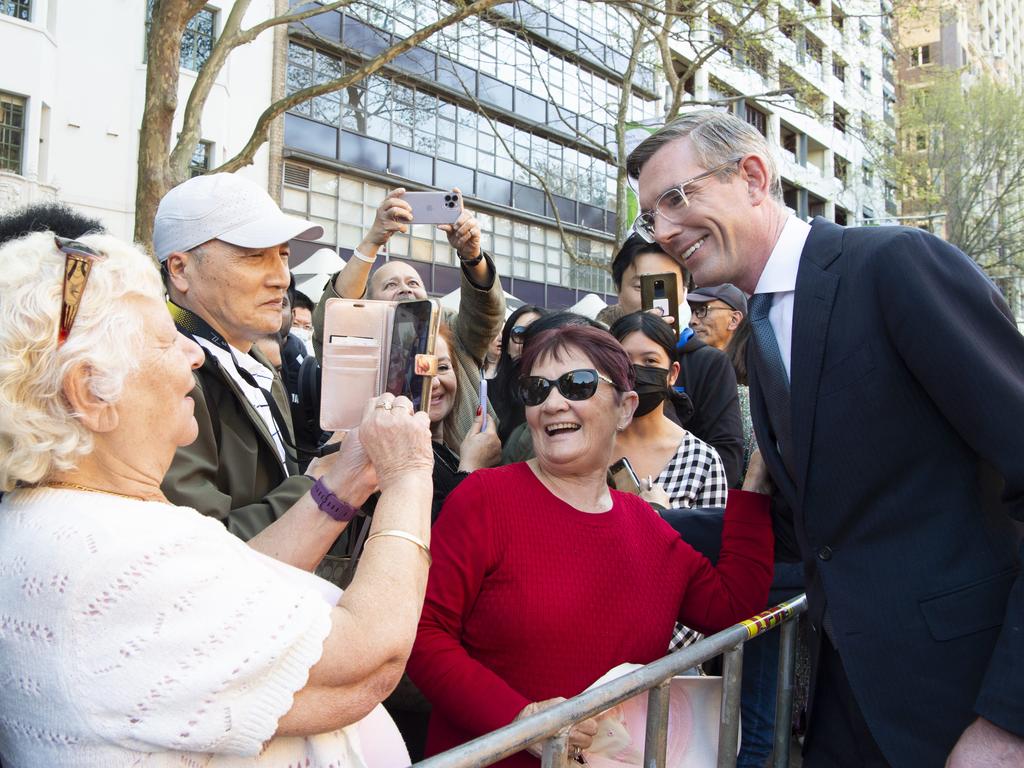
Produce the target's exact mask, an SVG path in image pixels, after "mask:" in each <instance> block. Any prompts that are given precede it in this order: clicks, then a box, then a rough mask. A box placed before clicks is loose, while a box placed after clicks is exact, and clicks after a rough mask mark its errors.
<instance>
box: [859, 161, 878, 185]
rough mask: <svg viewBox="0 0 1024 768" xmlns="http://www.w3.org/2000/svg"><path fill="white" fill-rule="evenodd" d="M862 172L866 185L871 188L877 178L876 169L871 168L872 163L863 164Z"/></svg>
mask: <svg viewBox="0 0 1024 768" xmlns="http://www.w3.org/2000/svg"><path fill="white" fill-rule="evenodd" d="M860 171H861V175H862V176H863V179H864V184H865V185H866V186H871V182H872V181H873V180H874V178H875V169H874V168H873V167H872V166H871V163H863V164H861V167H860Z"/></svg>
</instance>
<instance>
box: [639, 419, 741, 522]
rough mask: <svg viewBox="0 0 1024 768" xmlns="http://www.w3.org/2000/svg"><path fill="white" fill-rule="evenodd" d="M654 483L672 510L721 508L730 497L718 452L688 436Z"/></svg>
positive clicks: (690, 435)
mask: <svg viewBox="0 0 1024 768" xmlns="http://www.w3.org/2000/svg"><path fill="white" fill-rule="evenodd" d="M656 482H657V483H658V484H659V485H661V486H662V487H663V488H664V489H665V492H666V493H668V497H669V499H671V504H669V506H670V507H672V508H673V509H680V508H686V509H690V508H692V507H698V508H699V507H724V506H725V502H726V500H727V499H728V496H729V484H728V482H727V481H726V479H725V467H724V466H723V465H722V459H721V458H719V456H718V451H716V450H715V449H714V448H712V447H711V446H710V445H708V444H707V443H705V442H704V441H703V440H701V439H700V438H697V437H694V436H693V435H692V434H690V433H689V432H687V433H686V434H685V435H683V439H682V440H681V441H680V443H679V448H678V449H677V450H676V455H675V456H673V457H672V460H671V461H669V463H668V464H667V465H666V466H665V469H663V470H662V471H661V474H660V475H658V479H657V480H656Z"/></svg>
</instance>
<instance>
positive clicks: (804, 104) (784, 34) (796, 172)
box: [675, 0, 897, 226]
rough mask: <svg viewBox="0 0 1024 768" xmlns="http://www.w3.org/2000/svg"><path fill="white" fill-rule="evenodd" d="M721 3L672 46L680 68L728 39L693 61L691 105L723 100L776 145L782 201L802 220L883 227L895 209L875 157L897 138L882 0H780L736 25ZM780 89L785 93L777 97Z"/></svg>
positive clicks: (885, 2)
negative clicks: (713, 44)
mask: <svg viewBox="0 0 1024 768" xmlns="http://www.w3.org/2000/svg"><path fill="white" fill-rule="evenodd" d="M729 8H730V6H728V5H727V4H724V5H722V6H719V7H718V8H717V9H716V12H715V15H714V16H712V15H706V16H705V18H704V19H702V22H701V24H702V26H703V27H704V29H705V30H707V31H706V32H705V33H704V34H705V35H706V36H707V37H704V36H702V34H701V30H699V29H697V30H694V31H693V34H692V38H693V39H694V40H696V41H697V42H696V43H690V42H686V43H677V44H676V46H675V50H676V53H677V55H678V57H679V62H680V63H679V69H680V70H682V71H687V70H688V69H691V68H692V67H691V65H690V62H693V61H695V60H697V59H698V58H699V56H700V53H701V52H702V51H706V50H707V47H706V44H705V43H702V42H700V41H701V40H703V39H719V40H727V41H729V40H732V39H735V40H736V42H735V43H730V44H729V45H727V46H726V47H725V48H723V49H722V50H720V51H719V52H718V53H716V54H714V55H713V56H712V57H711V58H710V59H709V60H708V61H706V62H705V63H704V64H703V65H702V66H700V67H699V68H698V69H697V71H696V73H695V75H694V77H693V82H692V84H688V92H689V94H690V97H691V99H692V100H693V101H694V102H695V103H697V104H701V103H707V102H711V103H716V102H717V103H721V104H724V105H728V107H729V108H731V109H732V110H733V111H734V112H735V114H737V115H738V116H739V117H742V118H743V119H745V120H747V122H749V123H751V124H753V125H754V126H755V127H757V129H758V130H759V131H761V133H762V134H764V135H765V136H767V137H768V139H769V142H770V143H771V144H772V146H774V147H775V148H776V150H777V158H778V160H779V164H780V170H781V173H782V176H783V187H784V193H785V198H786V202H787V205H788V206H789V207H791V208H792V209H793V210H795V211H796V212H797V214H798V215H799V216H801V217H805V218H806V217H810V216H824V217H826V218H829V219H832V220H834V221H837V222H838V223H840V224H845V225H850V226H853V225H862V224H869V225H872V224H881V223H888V222H890V221H892V219H891V217H893V216H895V215H896V213H897V206H896V198H895V193H896V188H895V186H894V185H893V184H890V183H889V182H888V181H887V180H886V179H884V178H883V176H882V172H881V168H880V166H881V163H880V162H879V159H880V157H881V155H882V153H884V152H886V151H888V149H889V147H891V145H892V142H893V141H894V140H895V133H894V126H895V123H894V118H895V115H894V106H895V100H896V90H895V72H894V68H895V52H894V48H893V44H892V39H891V30H890V26H889V22H890V15H891V7H890V6H889V5H888V0H881V3H879V2H878V0H833V1H832V2H829V0H814V1H812V0H806V1H805V0H783V1H782V2H781V3H780V4H778V5H776V6H772V7H770V8H769V12H768V13H767V15H765V16H763V17H762V16H758V17H756V18H755V19H753V20H751V21H748V22H747V23H746V25H745V28H744V29H743V30H739V31H736V30H735V27H734V24H735V22H736V17H735V15H733V14H730V12H729ZM780 94H782V95H780Z"/></svg>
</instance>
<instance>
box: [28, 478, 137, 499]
mask: <svg viewBox="0 0 1024 768" xmlns="http://www.w3.org/2000/svg"><path fill="white" fill-rule="evenodd" d="M34 487H36V488H69V489H71V490H74V491H87V492H88V493H104V494H106V495H108V496H120V497H121V498H122V499H135V500H136V501H155V499H152V498H146V497H145V496H132V495H130V494H127V493H118V492H117V491H107V490H104V489H103V488H93V487H92V486H89V485H80V484H78V483H67V482H64V481H62V480H52V481H50V482H49V483H43V484H40V485H37V486H34Z"/></svg>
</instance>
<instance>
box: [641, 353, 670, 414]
mask: <svg viewBox="0 0 1024 768" xmlns="http://www.w3.org/2000/svg"><path fill="white" fill-rule="evenodd" d="M633 370H634V371H636V386H635V387H634V389H635V390H636V393H637V395H638V396H639V397H640V404H639V405H637V407H636V410H635V411H634V412H633V415H634V416H646V415H647V414H648V413H650V412H651V411H653V410H654V409H655V408H657V407H658V406H659V405H661V404H662V403H663V402H664V401H665V399H666V398H667V397H668V396H669V394H670V391H669V388H668V377H669V374H670V373H671V371H669V369H668V368H655V367H654V366H653V365H634V366H633Z"/></svg>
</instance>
